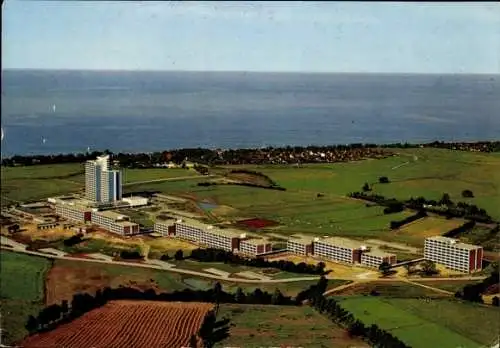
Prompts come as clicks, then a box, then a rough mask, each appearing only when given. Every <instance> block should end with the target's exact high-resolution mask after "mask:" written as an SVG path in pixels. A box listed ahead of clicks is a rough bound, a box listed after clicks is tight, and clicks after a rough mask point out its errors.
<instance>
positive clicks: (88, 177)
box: [85, 156, 122, 203]
mask: <svg viewBox="0 0 500 348" xmlns="http://www.w3.org/2000/svg"><path fill="white" fill-rule="evenodd" d="M109 168H110V166H109V156H100V157H97V159H96V160H93V161H87V162H86V163H85V197H86V198H87V199H88V200H89V201H92V202H102V203H110V202H115V201H119V200H121V199H122V175H121V172H120V171H117V170H109Z"/></svg>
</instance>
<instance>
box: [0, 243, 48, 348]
mask: <svg viewBox="0 0 500 348" xmlns="http://www.w3.org/2000/svg"><path fill="white" fill-rule="evenodd" d="M0 261H1V262H0V271H1V272H0V274H1V278H2V280H1V282H0V299H1V308H2V321H1V327H2V338H3V339H4V340H5V342H3V343H12V342H15V341H17V340H18V339H20V338H22V337H24V336H25V335H26V334H27V331H26V330H25V328H24V324H25V322H26V318H27V317H28V316H29V315H32V314H34V315H36V314H38V312H39V311H40V309H41V308H42V307H43V304H44V303H43V302H44V280H45V275H46V273H47V271H48V269H49V268H50V265H51V262H50V261H48V260H47V259H45V258H41V257H33V256H27V255H22V254H17V253H13V252H10V251H5V250H2V251H1V252H0Z"/></svg>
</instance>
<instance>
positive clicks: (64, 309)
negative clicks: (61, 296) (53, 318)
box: [61, 300, 69, 317]
mask: <svg viewBox="0 0 500 348" xmlns="http://www.w3.org/2000/svg"><path fill="white" fill-rule="evenodd" d="M68 312H69V306H68V301H67V300H63V301H62V302H61V314H62V315H63V317H65V316H66V315H67V314H68Z"/></svg>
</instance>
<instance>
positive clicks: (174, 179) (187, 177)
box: [122, 174, 217, 186]
mask: <svg viewBox="0 0 500 348" xmlns="http://www.w3.org/2000/svg"><path fill="white" fill-rule="evenodd" d="M216 176H217V175H214V174H211V175H190V176H176V177H174V178H163V179H154V180H145V181H132V182H127V183H125V184H123V185H122V186H132V185H140V184H149V183H154V182H163V181H178V180H191V179H201V178H213V177H216Z"/></svg>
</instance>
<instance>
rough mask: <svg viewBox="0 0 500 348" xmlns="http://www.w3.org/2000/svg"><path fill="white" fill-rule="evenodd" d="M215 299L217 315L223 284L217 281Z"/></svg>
mask: <svg viewBox="0 0 500 348" xmlns="http://www.w3.org/2000/svg"><path fill="white" fill-rule="evenodd" d="M213 290H214V301H215V315H217V313H218V312H219V302H220V299H221V294H222V285H221V284H220V283H219V282H217V283H215V284H214V289H213Z"/></svg>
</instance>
